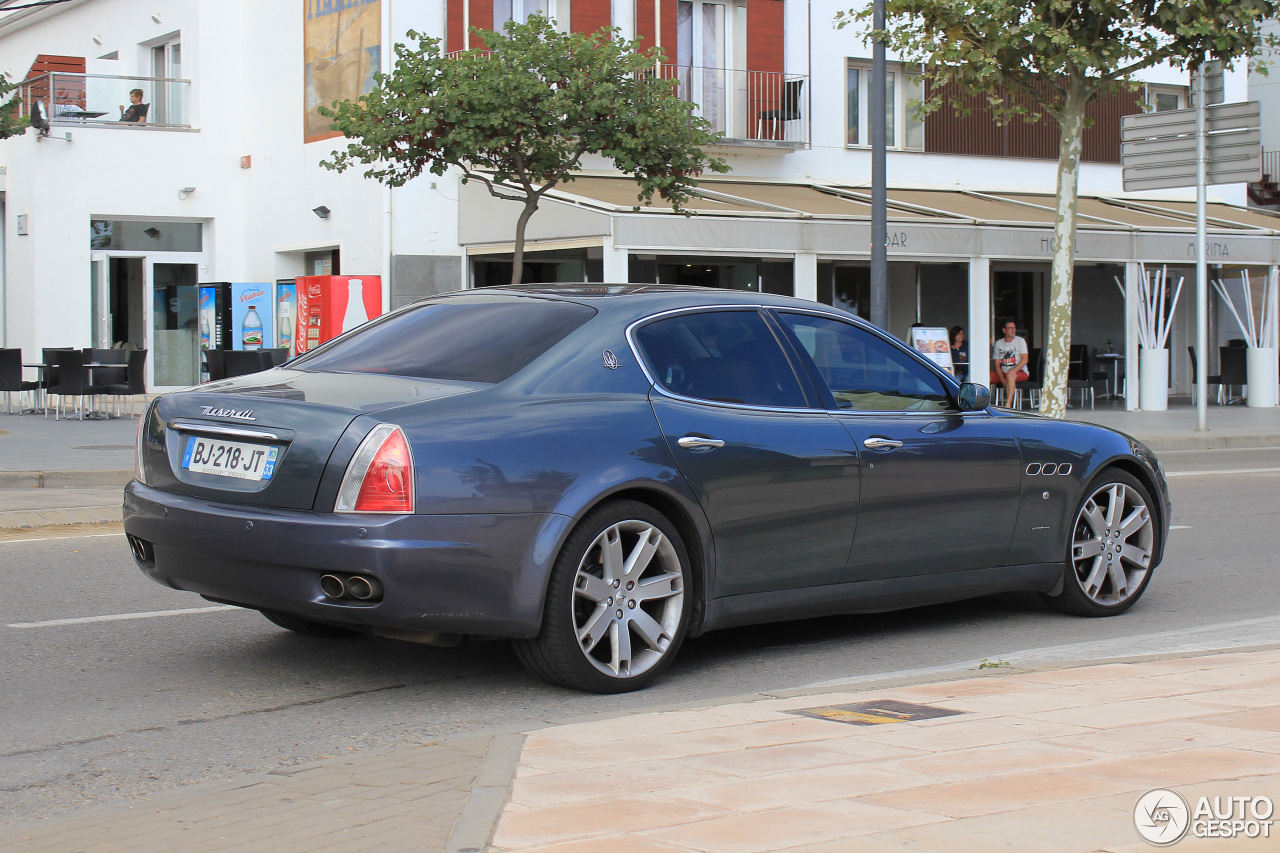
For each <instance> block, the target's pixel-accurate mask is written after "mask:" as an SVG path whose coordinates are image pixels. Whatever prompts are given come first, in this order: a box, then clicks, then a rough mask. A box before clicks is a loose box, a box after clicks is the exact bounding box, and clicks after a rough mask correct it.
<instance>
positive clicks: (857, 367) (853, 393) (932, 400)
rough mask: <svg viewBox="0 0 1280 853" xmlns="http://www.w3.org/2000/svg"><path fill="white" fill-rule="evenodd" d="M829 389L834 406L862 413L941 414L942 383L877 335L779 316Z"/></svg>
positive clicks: (946, 403)
mask: <svg viewBox="0 0 1280 853" xmlns="http://www.w3.org/2000/svg"><path fill="white" fill-rule="evenodd" d="M779 317H781V319H782V322H784V323H786V324H787V326H788V327H790V329H791V331H792V332H793V333H794V334H795V336H796V339H797V340H799V342H800V346H802V347H803V348H804V350H805V352H807V353H808V354H809V357H810V358H812V359H813V363H814V365H816V366H817V368H818V373H819V374H821V375H822V378H823V379H824V380H825V381H826V383H827V386H828V387H829V388H830V389H831V396H833V397H834V398H835V401H836V406H838V407H839V408H841V409H853V410H855V411H863V412H943V411H947V410H948V409H950V408H951V397H950V395H948V394H947V390H946V388H945V386H944V385H943V383H942V380H941V379H939V378H938V377H937V376H935V375H933V374H932V373H930V372H929V370H928V369H927V368H925V367H924V366H923V365H921V364H919V363H917V362H916V361H914V360H913V359H912V358H911V356H909V355H907V354H906V353H903V352H901V351H899V350H897V349H895V348H894V347H893V346H892V345H891V344H889V343H888V342H887V341H883V340H881V339H880V338H878V337H876V336H875V335H873V334H871V333H869V332H867V331H864V330H863V329H859V328H858V327H857V326H852V325H850V324H848V323H841V322H840V321H839V320H832V319H829V318H826V317H814V316H812V315H809V314H791V313H789V312H780V313H779Z"/></svg>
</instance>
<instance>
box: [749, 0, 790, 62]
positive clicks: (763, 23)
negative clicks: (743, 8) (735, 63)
mask: <svg viewBox="0 0 1280 853" xmlns="http://www.w3.org/2000/svg"><path fill="white" fill-rule="evenodd" d="M783 7H784V4H783V2H782V0H747V70H748V71H783V70H785V69H786V65H785V61H786V55H785V54H786V39H785V38H784V36H785V32H784V30H783V27H784V26H785V25H784V22H783V16H782V10H783Z"/></svg>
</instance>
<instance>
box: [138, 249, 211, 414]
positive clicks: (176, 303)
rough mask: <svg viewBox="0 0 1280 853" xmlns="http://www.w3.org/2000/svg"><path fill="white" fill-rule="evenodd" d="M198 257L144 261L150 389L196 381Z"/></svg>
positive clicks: (197, 360)
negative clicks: (149, 296) (148, 329)
mask: <svg viewBox="0 0 1280 853" xmlns="http://www.w3.org/2000/svg"><path fill="white" fill-rule="evenodd" d="M199 278H200V261H199V256H196V257H192V258H190V259H188V258H186V257H184V256H183V255H182V254H179V253H172V254H166V255H164V257H163V260H157V259H155V258H147V259H146V273H145V281H146V283H147V291H148V293H150V295H151V299H150V300H149V304H148V306H147V310H148V313H149V314H150V315H151V318H150V319H151V322H150V328H151V357H150V358H148V359H147V368H148V372H149V373H150V383H149V384H150V385H151V386H152V387H154V388H156V389H164V388H181V387H186V386H189V385H195V384H197V383H198V382H199V381H200V327H199V321H198V314H199V311H198V305H199V298H200V288H199V285H198V282H199Z"/></svg>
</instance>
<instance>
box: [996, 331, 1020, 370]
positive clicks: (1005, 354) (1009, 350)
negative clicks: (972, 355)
mask: <svg viewBox="0 0 1280 853" xmlns="http://www.w3.org/2000/svg"><path fill="white" fill-rule="evenodd" d="M1027 352H1028V351H1027V342H1026V341H1025V340H1024V339H1023V338H1022V336H1021V335H1014V336H1013V340H1011V341H1010V340H1006V339H1004V338H997V339H996V342H995V345H994V346H992V347H991V360H992V361H993V362H995V363H996V364H998V365H999V366H1000V370H1001V371H1002V372H1004V373H1008V372H1009V371H1010V370H1014V369H1015V368H1017V366H1018V363H1019V362H1023V363H1024V364H1025V361H1023V356H1025V355H1027Z"/></svg>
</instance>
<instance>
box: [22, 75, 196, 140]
mask: <svg viewBox="0 0 1280 853" xmlns="http://www.w3.org/2000/svg"><path fill="white" fill-rule="evenodd" d="M134 90H141V91H142V95H141V98H140V100H139V101H138V103H137V104H134V103H133V99H132V98H131V96H130V93H131V92H133V91H134ZM190 91H191V81H190V80H177V79H172V78H166V77H122V76H117V75H113V74H64V73H50V74H40V75H38V76H36V77H31V78H29V79H27V80H23V81H22V83H21V84H20V85H19V96H18V101H19V108H20V110H21V111H22V114H23V115H25V116H28V117H29V118H31V119H32V123H33V124H40V123H42V122H45V121H47V122H48V123H49V124H50V125H51V126H68V125H77V126H83V125H111V126H118V127H134V128H155V127H161V128H181V129H186V128H189V127H190V126H191V124H190V120H189V118H188V115H187V103H188V101H189V100H190Z"/></svg>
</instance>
